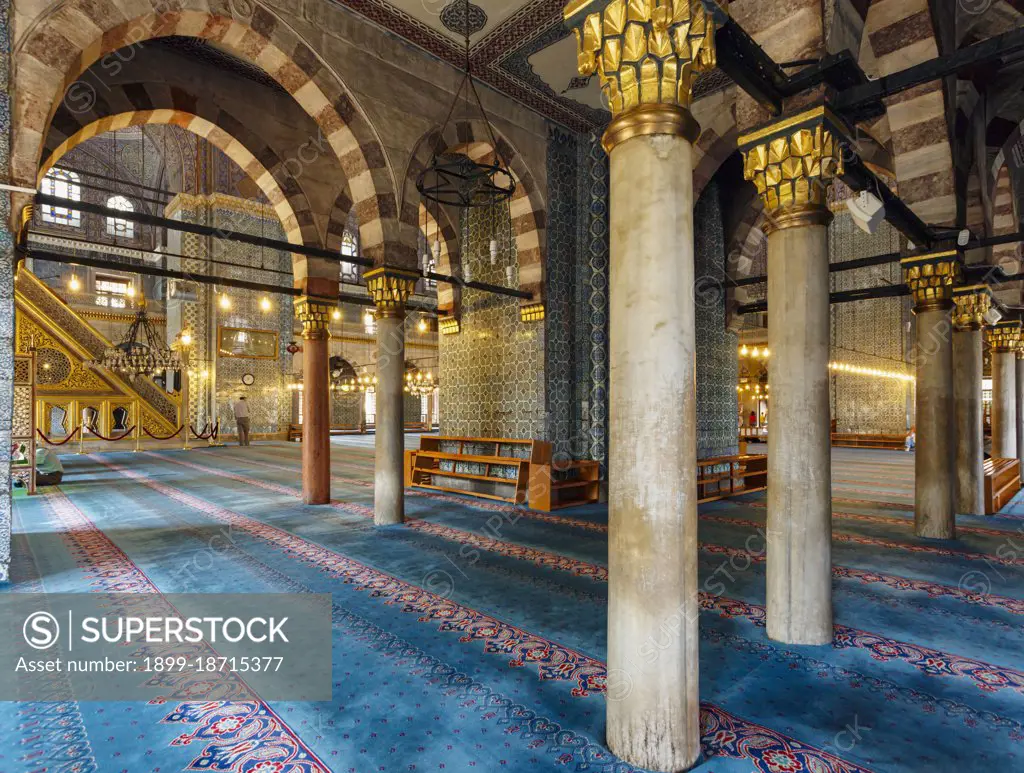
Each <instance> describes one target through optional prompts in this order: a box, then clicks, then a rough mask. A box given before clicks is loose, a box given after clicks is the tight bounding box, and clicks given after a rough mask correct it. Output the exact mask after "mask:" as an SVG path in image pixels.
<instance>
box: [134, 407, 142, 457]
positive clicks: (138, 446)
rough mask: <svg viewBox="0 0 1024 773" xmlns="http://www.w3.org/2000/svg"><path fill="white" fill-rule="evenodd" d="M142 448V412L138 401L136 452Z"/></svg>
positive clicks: (136, 411) (136, 409) (136, 410)
mask: <svg viewBox="0 0 1024 773" xmlns="http://www.w3.org/2000/svg"><path fill="white" fill-rule="evenodd" d="M141 450H142V412H141V411H140V410H139V403H138V401H136V402H135V453H139V452H140V451H141Z"/></svg>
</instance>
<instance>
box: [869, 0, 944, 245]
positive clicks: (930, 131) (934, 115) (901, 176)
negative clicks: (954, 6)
mask: <svg viewBox="0 0 1024 773" xmlns="http://www.w3.org/2000/svg"><path fill="white" fill-rule="evenodd" d="M938 55H939V47H938V41H937V37H936V32H935V28H934V26H933V24H932V18H931V13H930V10H929V6H928V0H899V2H893V0H873V1H872V3H871V5H870V6H869V7H868V12H867V16H866V17H865V22H864V31H863V36H862V38H861V48H860V56H859V61H860V65H861V67H862V68H863V69H864V71H865V72H866V73H867V74H868V75H869V77H872V78H879V77H882V76H885V75H890V74H892V73H894V72H898V71H900V70H904V69H906V68H908V67H911V66H913V65H916V64H920V63H921V62H925V61H927V60H929V59H934V58H935V57H937V56H938ZM886 112H887V115H888V119H889V121H888V132H889V137H886V138H880V139H883V141H885V140H888V139H891V147H892V153H893V166H894V171H895V172H896V180H897V187H898V189H899V196H900V198H901V199H903V201H905V202H906V203H907V204H908V205H909V206H910V208H911V209H912V210H913V211H914V213H915V214H916V215H917V216H918V217H920V218H921V219H922V220H924V221H925V222H926V223H935V224H940V225H950V226H951V225H954V224H955V222H956V214H957V197H956V180H955V173H954V169H953V152H952V149H951V147H950V138H949V127H948V123H947V121H946V102H945V95H944V93H943V87H942V82H941V81H932V82H929V83H925V84H922V85H920V86H917V87H915V88H912V89H908V90H907V91H904V92H902V93H900V94H897V95H895V96H893V97H890V98H889V99H887V100H886Z"/></svg>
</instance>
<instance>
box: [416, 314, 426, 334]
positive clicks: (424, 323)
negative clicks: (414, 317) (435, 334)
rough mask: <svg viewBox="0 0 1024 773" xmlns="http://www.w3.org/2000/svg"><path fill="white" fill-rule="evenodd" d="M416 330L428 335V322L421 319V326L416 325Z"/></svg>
mask: <svg viewBox="0 0 1024 773" xmlns="http://www.w3.org/2000/svg"><path fill="white" fill-rule="evenodd" d="M416 328H417V330H419V331H420V332H421V333H426V332H427V321H426V320H425V319H423V318H422V317H421V318H420V321H419V324H418V325H416Z"/></svg>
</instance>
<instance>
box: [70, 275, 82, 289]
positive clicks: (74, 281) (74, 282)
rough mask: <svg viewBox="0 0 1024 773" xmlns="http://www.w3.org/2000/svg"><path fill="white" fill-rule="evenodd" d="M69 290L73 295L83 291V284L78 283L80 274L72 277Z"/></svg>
mask: <svg viewBox="0 0 1024 773" xmlns="http://www.w3.org/2000/svg"><path fill="white" fill-rule="evenodd" d="M68 289H69V290H70V291H71V292H73V293H77V292H78V291H79V290H81V289H82V283H81V282H79V281H78V274H72V275H71V279H69V280H68Z"/></svg>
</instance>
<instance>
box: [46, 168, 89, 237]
mask: <svg viewBox="0 0 1024 773" xmlns="http://www.w3.org/2000/svg"><path fill="white" fill-rule="evenodd" d="M81 181H82V180H81V178H80V177H79V176H78V174H77V173H76V172H72V171H69V170H67V169H58V168H57V167H54V168H53V169H51V170H50V171H49V172H47V173H46V177H44V178H43V185H42V190H43V193H44V194H46V195H47V196H57V197H59V198H62V199H70V200H71V201H81V200H82V186H81V184H80V183H81ZM42 214H43V222H44V223H55V224H57V225H69V226H72V227H74V228H79V227H81V225H82V213H81V212H79V211H77V210H74V209H68V208H67V207H56V206H52V205H50V204H43V208H42Z"/></svg>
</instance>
